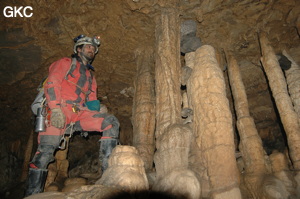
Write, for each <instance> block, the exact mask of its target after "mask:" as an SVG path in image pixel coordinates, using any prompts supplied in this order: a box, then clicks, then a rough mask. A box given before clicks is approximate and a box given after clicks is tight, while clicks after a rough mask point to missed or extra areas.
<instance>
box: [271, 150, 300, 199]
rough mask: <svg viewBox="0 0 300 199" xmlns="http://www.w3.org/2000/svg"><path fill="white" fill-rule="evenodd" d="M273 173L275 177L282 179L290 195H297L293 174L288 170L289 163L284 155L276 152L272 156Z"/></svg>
mask: <svg viewBox="0 0 300 199" xmlns="http://www.w3.org/2000/svg"><path fill="white" fill-rule="evenodd" d="M270 161H271V165H272V172H273V174H274V176H276V177H277V178H278V179H280V180H281V181H282V182H283V184H284V186H285V187H286V190H287V191H288V192H289V194H290V195H295V194H296V181H295V179H294V178H293V173H292V172H291V171H290V170H289V168H288V161H287V158H286V156H285V155H284V154H283V153H279V152H277V151H274V152H273V153H272V154H271V155H270Z"/></svg>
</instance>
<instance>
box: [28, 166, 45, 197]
mask: <svg viewBox="0 0 300 199" xmlns="http://www.w3.org/2000/svg"><path fill="white" fill-rule="evenodd" d="M47 172H48V170H47V169H33V168H29V173H28V179H27V188H26V191H25V197H27V196H30V195H33V194H37V193H41V192H43V191H44V185H45V182H46V178H47Z"/></svg>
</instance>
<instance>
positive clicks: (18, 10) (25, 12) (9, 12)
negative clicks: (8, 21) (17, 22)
mask: <svg viewBox="0 0 300 199" xmlns="http://www.w3.org/2000/svg"><path fill="white" fill-rule="evenodd" d="M32 10H33V9H32V7H31V6H26V7H24V8H23V6H20V7H17V6H14V7H12V6H6V7H5V8H4V10H3V14H4V16H5V17H18V16H19V17H31V16H32V15H33V13H32Z"/></svg>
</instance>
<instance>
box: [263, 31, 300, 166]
mask: <svg viewBox="0 0 300 199" xmlns="http://www.w3.org/2000/svg"><path fill="white" fill-rule="evenodd" d="M259 36H260V38H259V39H260V45H261V50H262V58H261V61H262V64H263V67H264V69H265V72H266V75H267V77H268V80H269V85H270V88H271V91H272V95H273V97H274V99H275V103H276V106H277V109H278V112H279V115H280V118H281V122H282V124H283V127H284V130H285V132H286V136H287V141H288V145H289V153H290V157H291V159H292V162H293V166H294V168H295V169H300V126H299V123H298V117H297V114H296V112H295V111H294V108H293V104H292V100H291V98H290V96H289V94H288V91H287V85H286V81H285V78H284V75H283V72H282V70H281V68H280V66H279V63H278V60H277V58H276V55H275V53H274V50H273V48H272V47H271V45H270V44H269V41H268V39H267V35H266V33H264V32H262V33H260V35H259Z"/></svg>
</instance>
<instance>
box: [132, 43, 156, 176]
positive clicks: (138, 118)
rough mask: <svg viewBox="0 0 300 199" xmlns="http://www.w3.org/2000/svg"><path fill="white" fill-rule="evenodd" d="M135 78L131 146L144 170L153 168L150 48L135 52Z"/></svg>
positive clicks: (151, 54) (153, 123)
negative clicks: (143, 164)
mask: <svg viewBox="0 0 300 199" xmlns="http://www.w3.org/2000/svg"><path fill="white" fill-rule="evenodd" d="M136 60H137V61H136V64H137V76H136V80H135V84H134V87H135V94H134V98H133V108H132V125H133V146H135V147H136V149H137V150H138V151H139V153H140V156H141V158H142V159H143V161H144V162H145V169H146V171H149V170H151V169H152V167H153V155H154V149H155V143H154V128H155V96H154V79H153V77H152V74H151V71H152V69H153V67H152V66H153V64H154V60H153V50H152V49H151V48H146V49H138V50H137V51H136Z"/></svg>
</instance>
